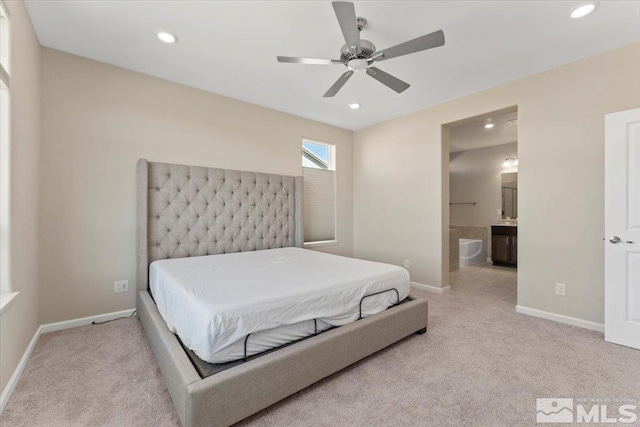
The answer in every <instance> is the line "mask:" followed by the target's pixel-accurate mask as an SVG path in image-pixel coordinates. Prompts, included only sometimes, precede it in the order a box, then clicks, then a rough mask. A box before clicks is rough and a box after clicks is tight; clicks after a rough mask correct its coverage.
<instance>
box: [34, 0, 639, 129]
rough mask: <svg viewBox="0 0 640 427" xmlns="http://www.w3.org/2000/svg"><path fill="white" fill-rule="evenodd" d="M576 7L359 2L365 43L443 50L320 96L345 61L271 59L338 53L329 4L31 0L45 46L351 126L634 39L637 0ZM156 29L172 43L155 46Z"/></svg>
mask: <svg viewBox="0 0 640 427" xmlns="http://www.w3.org/2000/svg"><path fill="white" fill-rule="evenodd" d="M576 4H579V2H575V1H490V2H489V1H482V2H481V1H424V2H415V1H414V2H411V1H410V2H405V1H386V2H364V1H360V2H356V3H355V7H356V13H357V15H358V16H363V17H365V18H366V19H367V20H368V25H367V28H365V29H364V31H363V32H362V38H364V39H367V40H370V41H372V42H373V43H374V44H375V45H376V47H377V48H378V50H381V49H384V48H387V47H389V46H392V45H395V44H398V43H402V42H404V41H407V40H409V39H413V38H415V37H418V36H421V35H423V34H427V33H430V32H432V31H435V30H438V29H442V30H443V31H444V33H445V38H446V45H445V46H444V47H440V48H436V49H433V50H429V51H426V52H420V53H416V54H413V55H409V56H405V57H401V58H394V59H390V60H388V61H384V62H381V63H380V64H379V65H380V68H381V69H382V70H384V71H387V72H388V73H391V74H393V75H395V76H397V77H398V78H400V79H402V80H405V81H407V82H408V83H410V84H411V85H412V86H411V87H410V88H409V89H408V90H407V91H405V92H404V93H402V94H396V93H395V92H393V91H391V90H390V89H388V88H387V87H385V86H383V85H382V84H380V83H378V82H377V81H375V80H373V79H372V78H370V77H369V76H367V75H366V74H364V73H358V74H357V75H355V76H354V77H352V78H351V80H350V81H349V82H347V84H346V85H345V87H344V88H343V89H342V91H340V93H338V95H337V96H336V97H335V98H332V99H326V98H322V94H323V93H324V92H325V91H326V90H327V89H328V88H329V87H330V86H331V85H332V84H333V82H334V81H335V80H336V79H337V78H338V77H339V76H340V74H341V73H343V72H344V71H346V69H345V68H343V67H342V66H341V65H332V66H319V65H306V66H305V65H297V64H280V63H278V62H276V59H275V58H276V56H277V55H285V56H311V57H320V58H338V55H339V49H340V47H341V46H342V45H343V44H344V41H343V39H342V35H341V32H340V29H339V27H338V24H337V20H336V17H335V15H334V13H333V9H332V7H331V4H330V2H328V1H274V2H270V1H115V0H111V1H89V0H85V1H63V0H58V1H27V7H28V10H29V13H30V15H31V18H32V20H33V23H34V25H35V28H36V31H37V33H38V37H39V39H40V43H41V44H42V45H43V46H47V47H51V48H54V49H58V50H62V51H65V52H70V53H73V54H76V55H80V56H84V57H87V58H91V59H95V60H98V61H102V62H106V63H109V64H113V65H117V66H121V67H124V68H128V69H131V70H135V71H139V72H142V73H146V74H150V75H153V76H157V77H160V78H164V79H167V80H172V81H175V82H179V83H182V84H185V85H189V86H193V87H196V88H200V89H204V90H207V91H211V92H215V93H219V94H222V95H226V96H229V97H232V98H236V99H240V100H244V101H248V102H251V103H254V104H258V105H262V106H265V107H270V108H274V109H276V110H280V111H285V112H288V113H292V114H296V115H299V116H303V117H308V118H311V119H314V120H318V121H321V122H325V123H330V124H333V125H336V126H340V127H343V128H346V129H352V130H355V129H360V128H363V127H366V126H370V125H372V124H375V123H379V122H382V121H385V120H389V119H391V118H393V117H397V116H401V115H404V114H407V113H410V112H413V111H418V110H420V109H423V108H427V107H429V106H433V105H436V104H439V103H442V102H444V101H447V100H451V99H454V98H457V97H460V96H462V95H465V94H469V93H473V92H477V91H479V90H482V89H486V88H489V87H492V86H496V85H499V84H502V83H505V82H508V81H511V80H514V79H518V78H521V77H524V76H527V75H531V74H535V73H537V72H540V71H543V70H547V69H550V68H553V67H556V66H559V65H561V64H565V63H569V62H572V61H576V60H578V59H581V58H585V57H587V56H590V55H593V54H596V53H599V52H603V51H606V50H610V49H613V48H617V47H620V46H624V45H627V44H630V43H632V42H635V41H638V40H640V6H639V3H638V2H637V1H633V2H631V1H601V3H600V6H599V7H598V8H597V9H596V11H595V12H594V13H593V14H591V15H589V16H587V17H585V18H583V19H579V20H574V19H570V18H569V16H568V15H569V12H570V10H571V9H572V7H573V6H575V5H576ZM158 30H165V31H169V32H173V33H175V34H177V35H178V37H179V42H178V43H177V44H175V45H165V44H163V43H161V42H159V41H158V40H157V38H156V32H157V31H158ZM351 102H360V103H361V104H362V107H361V108H360V110H357V111H352V110H350V109H349V108H348V107H347V104H348V103H351Z"/></svg>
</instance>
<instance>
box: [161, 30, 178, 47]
mask: <svg viewBox="0 0 640 427" xmlns="http://www.w3.org/2000/svg"><path fill="white" fill-rule="evenodd" d="M158 38H159V39H160V40H161V41H163V42H165V43H168V44H172V43H175V42H176V41H177V40H178V38H177V37H176V36H175V35H173V34H171V33H167V32H165V31H160V32H159V33H158Z"/></svg>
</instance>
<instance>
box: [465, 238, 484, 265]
mask: <svg viewBox="0 0 640 427" xmlns="http://www.w3.org/2000/svg"><path fill="white" fill-rule="evenodd" d="M459 241H460V268H462V267H466V266H467V265H473V264H478V263H481V262H484V256H483V254H482V252H483V251H482V240H475V239H459Z"/></svg>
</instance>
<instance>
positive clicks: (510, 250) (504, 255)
mask: <svg viewBox="0 0 640 427" xmlns="http://www.w3.org/2000/svg"><path fill="white" fill-rule="evenodd" d="M491 260H492V261H493V263H494V264H495V265H507V266H511V267H516V266H517V265H518V227H514V226H508V225H492V226H491Z"/></svg>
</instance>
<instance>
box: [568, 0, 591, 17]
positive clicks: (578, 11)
mask: <svg viewBox="0 0 640 427" xmlns="http://www.w3.org/2000/svg"><path fill="white" fill-rule="evenodd" d="M594 10H596V3H587V4H583V5H580V6H578V7H576V8H575V9H573V11H572V12H571V17H572V18H573V19H578V18H583V17H585V16H587V15H588V14H590V13H591V12H593V11H594Z"/></svg>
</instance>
